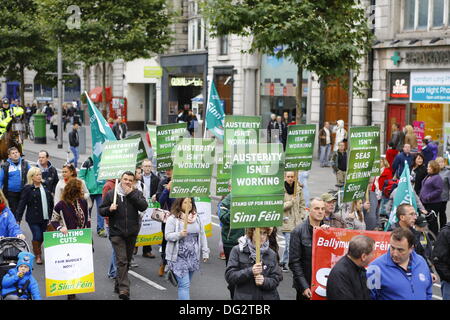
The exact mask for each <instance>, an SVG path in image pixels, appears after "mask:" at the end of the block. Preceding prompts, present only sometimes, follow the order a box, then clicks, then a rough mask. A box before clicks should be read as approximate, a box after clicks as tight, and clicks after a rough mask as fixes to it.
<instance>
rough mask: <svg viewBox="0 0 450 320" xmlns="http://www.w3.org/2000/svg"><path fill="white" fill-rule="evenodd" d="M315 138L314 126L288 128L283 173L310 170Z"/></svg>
mask: <svg viewBox="0 0 450 320" xmlns="http://www.w3.org/2000/svg"><path fill="white" fill-rule="evenodd" d="M315 138H316V125H314V124H306V125H301V124H300V125H292V126H288V136H287V144H286V161H285V168H284V169H285V171H307V170H310V169H311V165H312V158H313V152H314V140H315Z"/></svg>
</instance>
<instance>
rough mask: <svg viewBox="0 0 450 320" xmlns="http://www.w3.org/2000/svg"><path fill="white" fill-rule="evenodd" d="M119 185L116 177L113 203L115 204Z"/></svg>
mask: <svg viewBox="0 0 450 320" xmlns="http://www.w3.org/2000/svg"><path fill="white" fill-rule="evenodd" d="M118 185H119V179H116V184H115V186H114V201H113V204H117V187H118Z"/></svg>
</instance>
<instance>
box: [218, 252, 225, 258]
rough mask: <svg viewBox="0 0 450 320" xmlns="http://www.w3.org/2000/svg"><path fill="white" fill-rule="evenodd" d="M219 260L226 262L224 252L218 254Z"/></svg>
mask: <svg viewBox="0 0 450 320" xmlns="http://www.w3.org/2000/svg"><path fill="white" fill-rule="evenodd" d="M219 259H220V260H226V258H225V253H224V252H221V253H220V256H219Z"/></svg>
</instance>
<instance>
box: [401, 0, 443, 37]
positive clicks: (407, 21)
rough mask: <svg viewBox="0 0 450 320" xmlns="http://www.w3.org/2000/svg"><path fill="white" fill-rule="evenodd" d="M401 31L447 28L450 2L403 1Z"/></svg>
mask: <svg viewBox="0 0 450 320" xmlns="http://www.w3.org/2000/svg"><path fill="white" fill-rule="evenodd" d="M403 8H404V9H403V10H404V12H403V30H405V31H413V30H418V31H421V30H430V29H432V28H442V27H448V25H449V22H450V10H449V8H450V0H403Z"/></svg>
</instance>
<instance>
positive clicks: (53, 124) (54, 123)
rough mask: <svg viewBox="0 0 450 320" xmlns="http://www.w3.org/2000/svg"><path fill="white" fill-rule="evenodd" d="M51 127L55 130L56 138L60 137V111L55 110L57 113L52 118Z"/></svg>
mask: <svg viewBox="0 0 450 320" xmlns="http://www.w3.org/2000/svg"><path fill="white" fill-rule="evenodd" d="M50 129H52V130H53V134H54V135H55V140H56V139H57V138H58V112H55V114H54V115H52V117H51V118H50Z"/></svg>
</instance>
